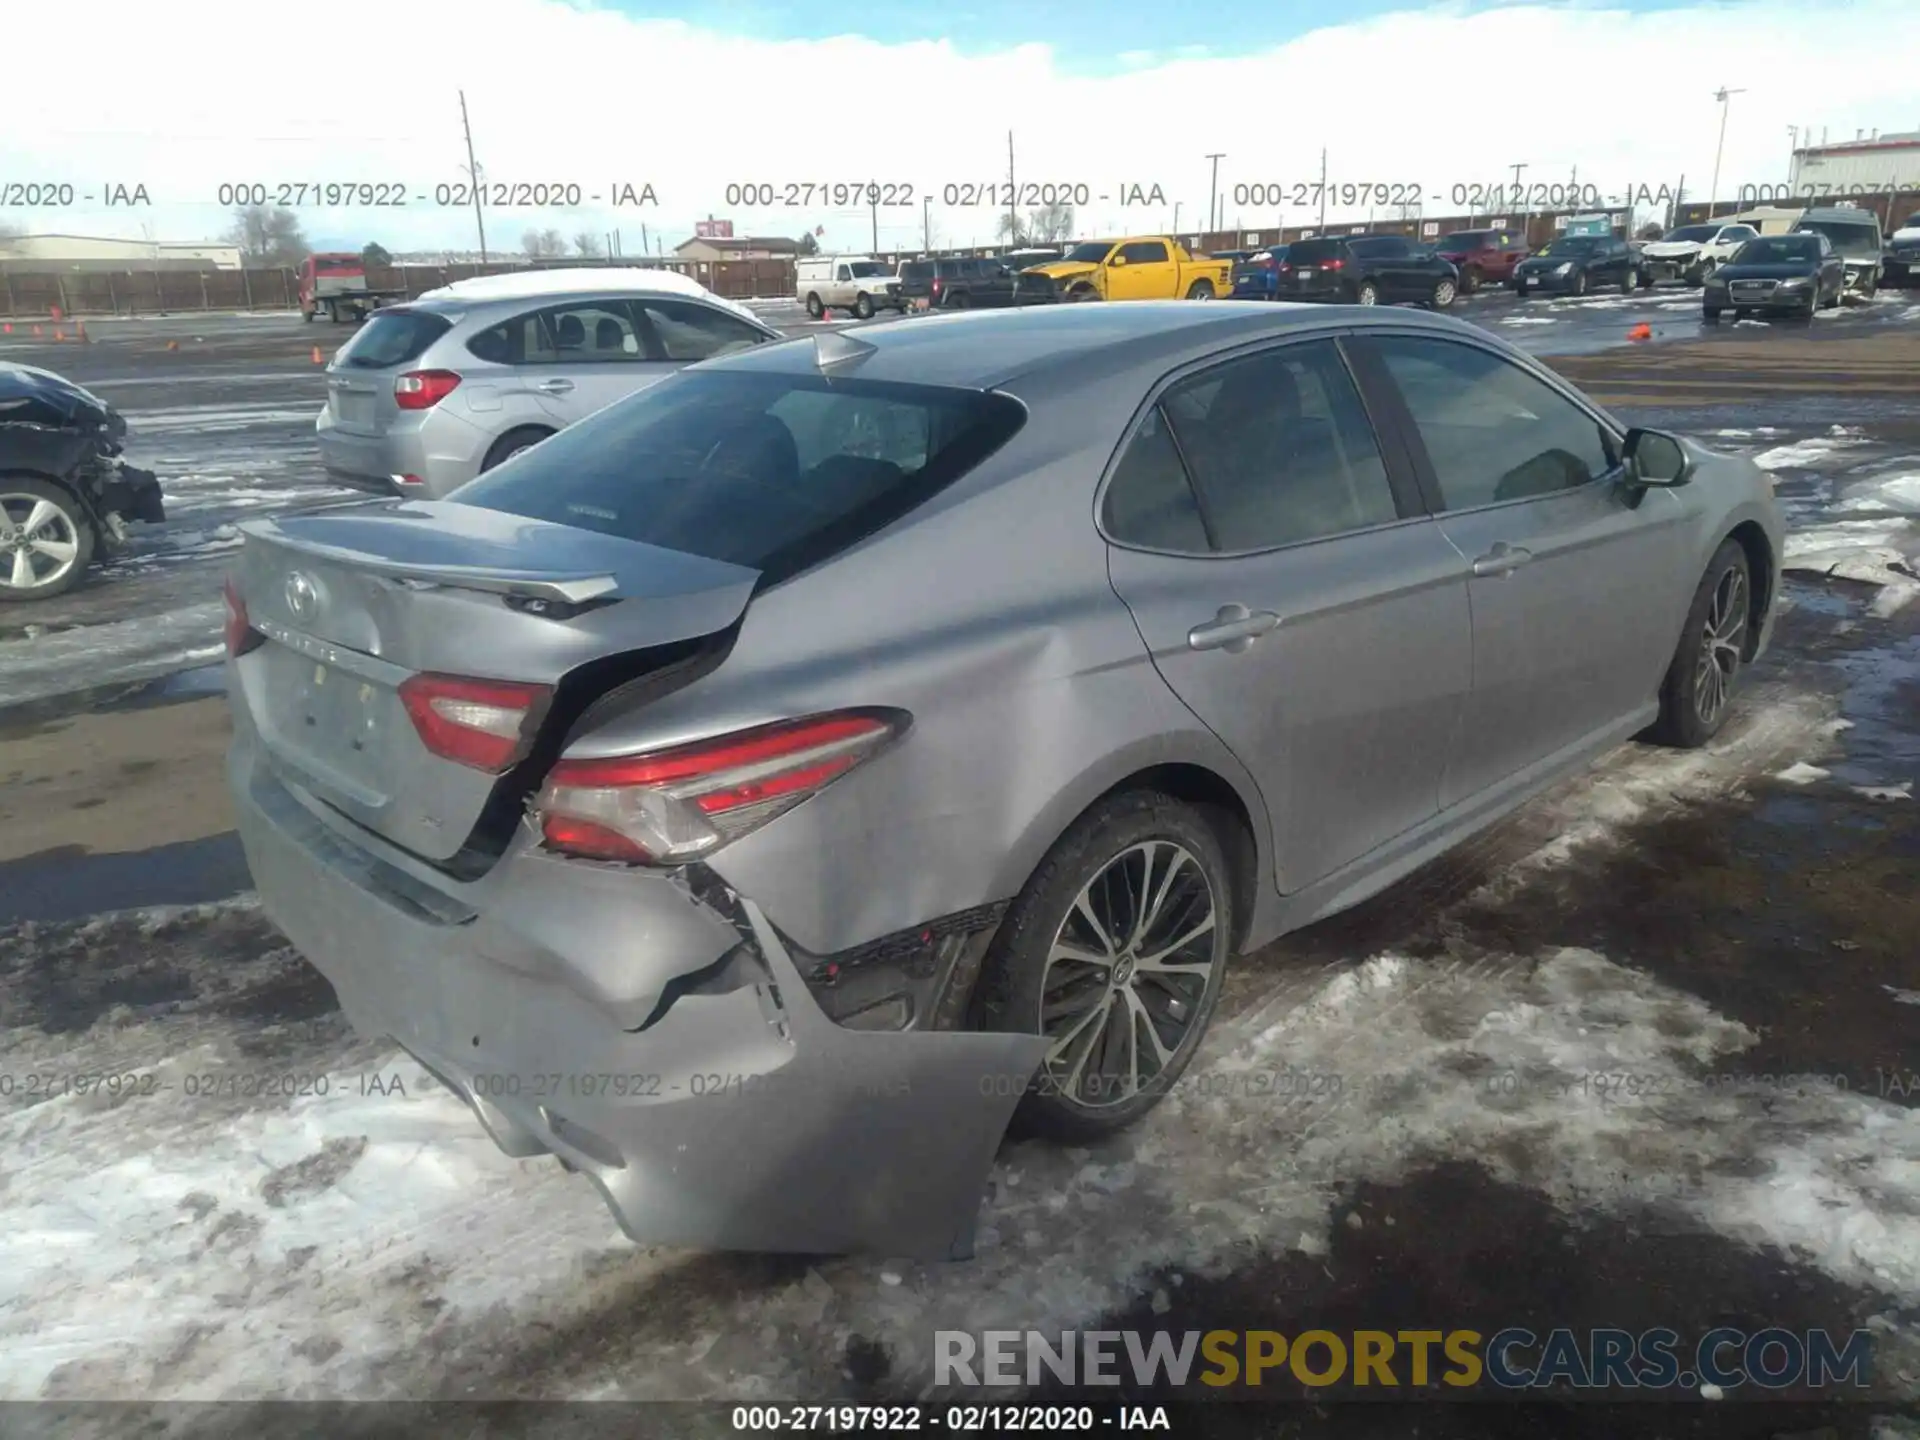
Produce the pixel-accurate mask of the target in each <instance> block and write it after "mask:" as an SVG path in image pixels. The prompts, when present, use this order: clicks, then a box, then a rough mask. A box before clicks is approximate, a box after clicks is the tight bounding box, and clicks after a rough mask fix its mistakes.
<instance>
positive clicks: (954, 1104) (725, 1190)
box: [230, 719, 1047, 1259]
mask: <svg viewBox="0 0 1920 1440" xmlns="http://www.w3.org/2000/svg"><path fill="white" fill-rule="evenodd" d="M230 769H231V776H230V778H231V780H232V782H233V789H234V793H235V795H236V797H237V806H236V812H237V820H238V827H239V831H240V836H241V841H242V844H243V846H244V848H245V850H246V854H247V860H248V864H249V866H250V867H251V868H252V870H253V873H254V875H255V877H256V880H257V881H258V883H259V887H260V892H261V895H262V897H263V900H264V901H265V903H266V905H267V908H268V911H269V913H270V914H271V915H272V917H273V919H274V921H275V923H276V924H278V925H279V926H280V928H281V929H282V930H283V931H284V932H285V933H286V934H287V936H288V938H289V939H290V940H292V941H293V943H294V944H295V946H297V947H298V948H299V949H300V950H301V951H302V953H303V954H305V955H306V956H307V957H308V959H309V960H311V961H312V962H313V964H314V965H315V966H316V967H317V968H318V969H319V970H320V971H321V972H322V973H323V974H324V975H326V977H327V978H328V980H329V981H330V982H331V983H332V985H333V987H334V989H335V991H336V993H337V994H338V996H339V999H340V1003H341V1008H342V1009H343V1010H344V1011H345V1012H346V1014H347V1016H348V1018H349V1020H351V1021H352V1023H353V1025H354V1027H355V1028H356V1029H357V1030H359V1031H360V1032H361V1033H363V1034H366V1035H370V1036H387V1037H391V1038H392V1039H394V1040H395V1041H396V1042H397V1043H398V1044H400V1045H401V1046H402V1047H404V1048H405V1049H406V1050H407V1051H409V1052H410V1053H412V1054H413V1055H414V1056H416V1057H417V1058H418V1059H419V1060H420V1061H421V1063H422V1064H423V1065H425V1066H426V1067H427V1068H428V1069H430V1070H431V1071H433V1072H434V1073H435V1074H436V1075H438V1076H439V1077H440V1078H441V1079H442V1080H444V1081H445V1082H446V1083H447V1084H448V1085H449V1086H450V1088H452V1089H453V1090H454V1091H455V1092H456V1093H457V1094H459V1095H460V1096H461V1097H462V1098H463V1099H464V1100H466V1101H467V1103H468V1104H469V1105H470V1106H471V1107H472V1108H473V1110H474V1111H475V1113H476V1115H477V1116H478V1117H479V1119H480V1120H481V1122H482V1124H483V1125H484V1126H485V1128H486V1129H487V1130H488V1132H489V1134H491V1135H492V1137H493V1138H494V1140H495V1142H496V1143H497V1144H499V1146H500V1147H501V1149H502V1150H504V1151H505V1152H506V1153H508V1154H510V1155H515V1156H530V1155H536V1154H542V1153H548V1154H552V1155H555V1156H557V1157H558V1158H560V1159H561V1160H563V1161H564V1162H565V1163H566V1164H567V1165H568V1166H569V1167H571V1168H572V1169H574V1170H576V1171H578V1172H580V1173H582V1174H584V1175H586V1176H587V1177H588V1179H589V1180H591V1182H592V1183H593V1184H594V1186H595V1188H596V1189H598V1190H599V1191H600V1193H601V1195H602V1197H603V1198H604V1199H605V1200H606V1202H607V1204H608V1206H609V1207H610V1208H611V1209H612V1211H613V1213H614V1216H615V1218H616V1220H617V1221H618V1223H619V1225H620V1227H621V1229H622V1230H623V1231H624V1232H625V1233H626V1234H627V1235H628V1236H629V1237H631V1238H632V1239H634V1240H635V1241H637V1242H641V1243H649V1244H678V1245H695V1246H703V1247H711V1248H719V1249H742V1250H766V1251H794V1252H804V1253H844V1252H852V1251H870V1252H875V1253H884V1254H889V1255H901V1256H913V1257H916V1258H927V1259H935V1258H964V1257H965V1256H967V1255H968V1254H969V1253H970V1251H971V1245H972V1239H973V1231H974V1225H975V1221H976V1217H977V1213H978V1209H979V1204H980V1200H981V1196H982V1193H983V1189H984V1186H985V1181H986V1177H987V1172H988V1168H989V1166H990V1165H991V1163H992V1159H993V1155H994V1152H995V1150H996V1148H997V1146H998V1144H999V1142H1000V1139H1001V1136H1002V1135H1003V1134H1004V1132H1005V1129H1006V1126H1007V1122H1008V1120H1009V1119H1010V1118H1011V1115H1012V1112H1013V1108H1014V1106H1015V1104H1016V1103H1017V1102H1018V1100H1019V1098H1020V1097H1021V1095H1022V1094H1023V1093H1024V1092H1025V1089H1026V1087H1027V1084H1028V1082H1029V1080H1030V1079H1031V1077H1032V1075H1033V1073H1034V1071H1035V1069H1036V1068H1037V1067H1038V1065H1039V1063H1040V1059H1041V1056H1042V1053H1043V1052H1044V1050H1045V1047H1046V1043H1047V1042H1046V1041H1045V1040H1044V1039H1042V1038H1041V1037H1039V1036H1032V1035H1004V1034H972V1033H958V1032H951V1031H942V1032H938V1033H930V1032H927V1031H923V1030H919V1029H914V1030H909V1031H904V1032H896V1033H872V1032H863V1031H861V1030H858V1029H854V1028H850V1027H846V1026H843V1025H841V1024H838V1023H836V1022H835V1020H834V1019H833V1018H832V1017H831V1016H830V1015H829V1014H828V1013H827V1012H826V1011H825V1010H823V1009H822V1007H821V1005H820V1004H819V1003H818V1002H817V1001H816V1000H815V999H814V996H813V993H812V991H811V989H810V987H809V984H808V981H807V978H806V977H805V976H803V974H802V973H801V970H800V968H799V965H798V964H797V963H796V960H795V958H794V956H793V954H792V953H791V951H790V950H789V948H788V945H787V943H786V942H785V941H784V940H783V939H782V938H781V937H780V935H779V933H778V932H777V931H775V930H774V928H773V926H772V925H771V924H769V923H768V921H767V919H766V917H765V915H764V913H763V912H762V911H761V910H760V909H759V907H758V906H757V905H755V904H754V903H753V902H752V901H751V900H748V899H744V898H738V897H734V896H733V894H732V892H731V891H727V890H725V889H724V888H723V887H720V886H718V885H717V883H711V882H703V883H701V884H695V883H693V882H692V881H690V880H689V878H688V877H687V876H686V875H685V874H682V873H679V872H674V873H668V874H659V875H646V874H641V873H637V872H635V871H632V870H627V869H622V868H618V867H607V868H605V869H604V870H600V869H598V868H597V867H593V866H582V865H580V864H578V863H577V862H570V861H561V860H556V859H553V858H551V857H548V856H544V855H542V854H540V853H539V852H538V851H537V849H535V848H534V847H533V837H532V836H531V834H529V835H527V836H525V837H523V839H522V841H520V842H516V845H515V846H514V847H513V848H512V849H511V850H510V851H509V853H508V854H507V855H506V856H505V857H503V859H502V860H501V862H500V864H499V865H497V866H496V867H494V869H493V870H492V871H491V872H490V873H489V874H488V875H487V876H486V877H485V878H484V879H483V880H482V881H480V882H477V884H476V885H475V886H473V887H470V888H471V889H472V890H475V891H478V890H481V889H483V888H484V889H485V890H486V891H487V892H488V893H487V896H486V898H485V899H484V901H482V900H480V899H479V897H477V896H476V897H472V898H473V902H474V903H470V902H469V901H468V900H463V898H462V897H461V895H460V894H459V893H458V887H455V886H453V885H452V884H451V883H450V882H448V881H447V879H446V877H444V876H436V875H435V874H434V873H433V872H432V871H431V869H430V868H429V867H426V866H424V865H422V864H421V863H420V862H418V861H416V860H412V859H410V858H409V857H406V856H405V855H404V854H403V853H399V852H395V851H392V850H390V849H389V850H387V851H386V856H385V858H382V857H381V856H378V855H375V854H373V852H372V850H371V849H370V848H367V846H363V845H361V844H358V843H350V842H349V841H348V839H346V838H345V837H344V836H343V835H342V834H341V832H340V831H338V830H337V829H336V828H335V827H337V826H338V825H339V824H340V823H342V822H340V821H339V820H338V818H337V817H335V818H334V819H332V820H326V819H323V818H322V815H323V814H324V813H325V812H324V807H318V808H316V807H315V806H314V805H312V804H310V803H306V802H303V801H301V800H300V799H299V798H298V797H297V796H295V795H294V794H293V793H292V792H291V791H289V790H288V789H287V787H286V786H285V785H284V784H283V783H282V782H281V780H279V779H278V778H277V777H276V776H275V775H274V774H273V773H272V770H271V767H270V765H269V764H267V763H265V761H264V757H263V755H262V752H261V750H260V746H259V743H258V738H257V737H256V736H254V735H252V734H250V733H248V727H247V725H246V722H245V721H244V719H241V720H240V721H239V723H238V724H237V726H236V736H235V743H234V748H233V752H232V755H231V757H230ZM366 839H367V841H368V844H369V845H377V842H374V841H372V838H371V837H366ZM562 872H564V874H565V876H566V883H567V885H568V887H569V889H568V893H569V897H570V903H569V905H568V906H567V907H563V908H564V910H565V911H566V913H565V914H564V915H560V916H556V915H554V914H553V913H552V911H553V908H554V907H550V906H547V905H543V904H538V903H524V902H526V901H527V898H528V897H527V896H525V895H522V896H519V897H517V900H516V899H511V898H508V897H507V896H506V893H505V891H506V887H512V886H522V887H531V888H537V887H539V886H541V885H542V884H543V883H545V882H546V880H547V878H548V877H549V876H551V877H553V878H555V879H557V878H558V876H559V875H560V874H561V873H562ZM586 874H592V875H594V876H596V877H601V876H603V877H604V881H605V884H604V888H603V887H602V886H600V885H597V884H594V883H587V884H586V886H585V888H582V880H583V875H586ZM696 892H700V893H696ZM370 902H371V903H370ZM536 915H537V916H539V917H540V918H539V919H538V920H537V921H536V920H534V919H532V918H531V917H533V916H536ZM536 926H538V927H539V928H537V929H536V928H534V927H536ZM554 926H563V927H566V929H567V933H565V934H554V933H549V931H550V930H551V928H552V927H554ZM676 981H678V982H680V983H678V984H676V983H675V982H676ZM689 982H691V983H689Z"/></svg>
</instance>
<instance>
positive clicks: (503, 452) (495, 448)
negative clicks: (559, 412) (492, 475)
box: [480, 425, 553, 475]
mask: <svg viewBox="0 0 1920 1440" xmlns="http://www.w3.org/2000/svg"><path fill="white" fill-rule="evenodd" d="M551 434H553V431H551V430H542V429H541V428H540V427H539V426H538V425H523V426H521V427H520V428H519V429H518V430H509V431H508V432H507V433H506V434H504V435H502V436H501V437H500V438H499V439H498V440H496V441H494V442H493V445H492V446H491V448H489V449H488V451H487V455H486V458H485V459H484V460H482V461H481V462H480V473H481V474H482V475H484V474H486V473H487V471H489V470H491V469H493V467H494V466H496V465H503V464H505V463H506V462H507V461H509V460H511V459H512V458H513V457H514V456H516V455H518V454H519V453H520V452H521V451H522V450H531V449H532V448H533V447H534V446H536V445H538V444H539V443H540V442H541V441H542V440H544V439H546V438H547V437H548V436H549V435H551Z"/></svg>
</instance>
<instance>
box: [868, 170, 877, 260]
mask: <svg viewBox="0 0 1920 1440" xmlns="http://www.w3.org/2000/svg"><path fill="white" fill-rule="evenodd" d="M867 203H868V204H869V205H871V206H872V207H873V253H874V254H876V255H878V254H879V253H880V187H879V186H878V185H869V186H868V187H867Z"/></svg>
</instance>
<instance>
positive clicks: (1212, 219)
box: [1207, 155, 1226, 233]
mask: <svg viewBox="0 0 1920 1440" xmlns="http://www.w3.org/2000/svg"><path fill="white" fill-rule="evenodd" d="M1225 158H1226V157H1225V156H1224V155H1209V156H1207V159H1209V160H1211V161H1212V162H1213V178H1212V179H1211V180H1209V181H1207V230H1208V232H1209V233H1211V232H1213V231H1215V230H1218V229H1219V228H1220V226H1219V224H1218V221H1219V210H1220V162H1221V160H1223V159H1225Z"/></svg>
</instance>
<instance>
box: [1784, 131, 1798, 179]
mask: <svg viewBox="0 0 1920 1440" xmlns="http://www.w3.org/2000/svg"><path fill="white" fill-rule="evenodd" d="M1799 158H1800V127H1799V126H1798V125H1789V126H1787V183H1788V184H1789V185H1791V184H1792V183H1793V162H1794V161H1795V160H1798V159H1799Z"/></svg>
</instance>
